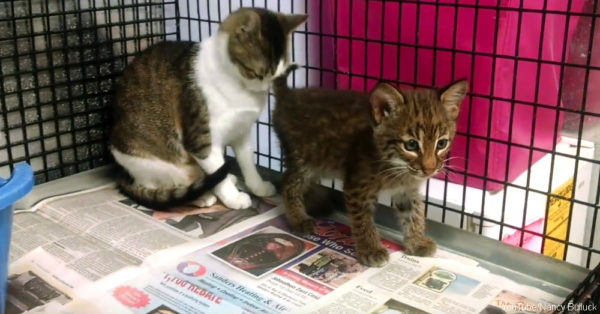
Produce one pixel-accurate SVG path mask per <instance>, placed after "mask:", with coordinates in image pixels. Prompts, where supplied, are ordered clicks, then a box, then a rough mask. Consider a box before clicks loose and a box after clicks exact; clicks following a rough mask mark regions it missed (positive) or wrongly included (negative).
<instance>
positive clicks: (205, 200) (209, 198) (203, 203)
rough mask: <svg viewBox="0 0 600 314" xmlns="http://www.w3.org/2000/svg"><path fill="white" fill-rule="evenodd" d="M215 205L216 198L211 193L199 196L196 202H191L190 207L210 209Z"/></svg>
mask: <svg viewBox="0 0 600 314" xmlns="http://www.w3.org/2000/svg"><path fill="white" fill-rule="evenodd" d="M216 203H217V197H216V196H215V195H214V194H213V193H211V192H207V193H204V195H202V196H200V197H199V198H198V199H197V200H195V201H193V202H192V205H194V206H198V207H210V206H213V205H215V204H216Z"/></svg>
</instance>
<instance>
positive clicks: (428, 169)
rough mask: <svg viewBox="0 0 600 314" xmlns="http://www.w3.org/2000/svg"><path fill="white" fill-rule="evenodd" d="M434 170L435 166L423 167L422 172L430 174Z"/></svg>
mask: <svg viewBox="0 0 600 314" xmlns="http://www.w3.org/2000/svg"><path fill="white" fill-rule="evenodd" d="M434 172H435V168H423V173H424V174H425V175H427V176H430V175H431V174H433V173H434Z"/></svg>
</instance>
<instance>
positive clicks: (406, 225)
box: [394, 191, 437, 256]
mask: <svg viewBox="0 0 600 314" xmlns="http://www.w3.org/2000/svg"><path fill="white" fill-rule="evenodd" d="M394 205H395V207H396V209H397V211H398V212H397V215H398V219H399V223H400V227H401V228H402V232H403V233H404V241H403V245H404V250H405V252H406V253H407V254H411V255H417V256H432V255H433V254H435V251H436V249H437V245H436V243H435V241H434V240H433V239H432V238H430V237H428V236H426V235H425V212H424V204H423V202H422V201H421V199H420V196H419V194H418V192H416V191H415V192H412V193H406V194H405V193H402V194H398V195H395V196H394Z"/></svg>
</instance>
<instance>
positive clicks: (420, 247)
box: [404, 237, 437, 256]
mask: <svg viewBox="0 0 600 314" xmlns="http://www.w3.org/2000/svg"><path fill="white" fill-rule="evenodd" d="M404 248H405V249H404V252H405V253H406V254H409V255H416V256H433V254H435V251H436V250H437V244H436V243H435V241H434V240H433V239H432V238H430V237H423V238H421V239H418V240H416V239H415V240H408V241H406V244H405V245H404Z"/></svg>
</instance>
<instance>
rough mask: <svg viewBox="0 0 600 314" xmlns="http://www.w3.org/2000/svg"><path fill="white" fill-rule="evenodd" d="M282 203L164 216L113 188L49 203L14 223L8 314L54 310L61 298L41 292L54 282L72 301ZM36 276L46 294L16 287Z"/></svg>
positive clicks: (192, 209)
mask: <svg viewBox="0 0 600 314" xmlns="http://www.w3.org/2000/svg"><path fill="white" fill-rule="evenodd" d="M279 202H280V201H279V198H278V197H274V198H264V199H258V198H255V199H253V206H252V207H251V208H249V209H244V210H230V209H228V208H225V207H224V206H222V205H220V204H216V205H214V206H211V207H207V208H197V207H194V206H182V207H177V208H172V209H170V210H169V211H168V212H167V211H165V212H161V211H153V210H151V209H148V208H146V207H143V206H140V205H138V204H136V203H134V202H133V201H131V200H129V199H128V198H126V197H124V196H123V195H122V194H120V193H119V192H118V191H117V189H116V188H115V187H114V185H112V184H111V185H106V186H102V187H99V188H96V189H92V190H88V191H84V192H79V193H74V194H69V195H64V196H58V197H53V198H50V199H47V200H44V201H42V202H40V203H38V204H37V205H36V206H34V207H33V208H32V209H31V210H28V211H19V212H17V213H15V215H14V219H13V220H14V222H13V234H12V242H11V247H10V256H9V262H10V271H9V276H12V277H11V278H9V293H8V295H7V300H8V301H7V302H8V304H7V313H8V314H10V313H20V312H23V311H25V310H30V309H32V308H34V307H36V306H40V305H44V304H46V303H48V302H49V301H50V299H49V298H50V297H51V296H54V295H55V293H46V291H45V290H44V289H45V288H40V287H42V286H44V285H47V282H48V280H50V279H51V278H54V279H56V281H57V282H59V283H60V284H59V285H58V286H59V287H60V288H59V289H60V291H62V292H61V293H64V294H65V295H67V296H68V295H71V293H72V291H73V289H74V288H79V287H81V286H83V285H86V284H90V283H92V282H95V281H97V280H99V279H101V278H104V277H106V276H108V275H110V274H113V273H115V272H117V271H119V270H122V269H124V268H127V267H132V266H140V265H143V264H144V263H145V262H146V260H151V258H150V257H152V256H153V255H157V256H160V254H162V253H164V252H166V251H168V249H169V248H173V247H176V246H181V245H183V244H189V243H194V241H193V240H197V239H201V238H205V237H208V236H211V235H213V234H215V233H218V232H219V231H221V230H224V229H226V228H227V227H229V226H232V225H234V224H236V223H239V222H241V221H243V220H245V219H248V218H250V217H253V216H256V215H258V214H260V213H263V212H265V211H267V210H269V209H271V208H273V207H274V206H275V205H276V204H277V203H279ZM19 265H29V266H27V267H24V266H19ZM29 268H32V269H29ZM31 276H35V280H34V281H32V282H31V283H30V284H29V285H28V286H35V287H34V288H35V289H38V288H39V289H42V290H40V291H37V292H31V291H29V292H27V291H24V290H23V289H19V288H18V287H17V286H18V284H19V282H21V281H23V280H25V279H23V278H29V279H30V277H31ZM44 278H45V279H44ZM13 279H14V280H13ZM36 282H44V285H38V284H37V283H36ZM34 283H36V284H34ZM13 288H14V289H13ZM38 292H39V293H38ZM42 295H43V296H42ZM52 299H53V298H52Z"/></svg>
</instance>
